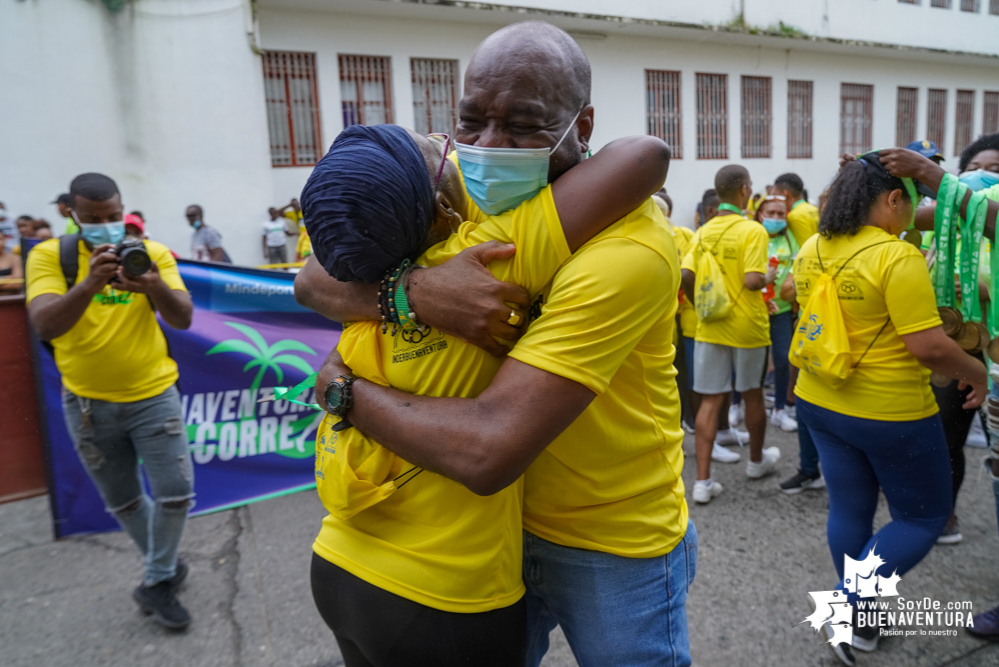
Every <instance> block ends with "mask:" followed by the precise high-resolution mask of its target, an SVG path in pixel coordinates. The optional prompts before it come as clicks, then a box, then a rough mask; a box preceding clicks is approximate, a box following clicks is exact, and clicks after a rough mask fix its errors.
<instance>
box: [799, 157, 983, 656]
mask: <svg viewBox="0 0 999 667" xmlns="http://www.w3.org/2000/svg"><path fill="white" fill-rule="evenodd" d="M899 154H900V155H901V158H899V157H898V155H899ZM893 158H894V160H893ZM906 160H907V161H908V162H909V163H910V164H909V165H908V166H909V170H910V172H911V171H917V172H919V174H918V175H917V174H914V173H904V172H903V171H902V170H901V169H899V170H897V171H896V170H895V169H894V168H893V166H894V165H898V164H899V163H902V164H903V165H905V164H906V162H905V161H906ZM923 163H925V164H923ZM926 165H928V166H929V167H932V168H933V169H936V170H937V172H939V173H936V174H932V175H931V174H929V173H928V172H927V173H925V174H924V170H925V169H928V167H927V166H926ZM942 174H943V172H942V170H940V169H939V167H937V166H936V165H934V164H933V163H932V162H930V161H929V160H926V159H925V158H923V157H921V156H919V155H918V154H916V153H914V152H911V151H903V150H900V149H891V150H885V151H881V152H880V154H879V153H868V154H866V155H863V156H861V157H860V158H859V159H857V160H851V161H848V162H847V163H846V164H845V165H844V166H843V168H842V169H841V170H840V173H839V174H838V175H837V177H836V179H835V181H834V182H833V184H832V185H831V186H830V188H829V197H828V200H827V203H826V207H825V209H824V210H823V213H822V217H821V221H820V223H819V234H818V235H816V236H813V237H812V238H811V239H809V240H808V241H806V242H805V243H804V244H803V245H802V247H801V250H800V251H799V253H798V258H797V260H796V262H795V267H794V282H795V288H796V291H797V299H798V302H799V303H800V304H801V305H802V306H805V305H806V304H807V303H808V298H809V296H810V291H811V289H812V288H813V286H815V285H816V284H817V283H818V282H819V281H818V278H819V275H820V273H828V274H829V275H830V276H835V278H834V283H835V286H836V294H837V296H838V299H837V300H836V301H838V304H839V308H840V310H841V311H842V318H843V322H844V324H845V329H846V333H847V337H848V339H849V347H850V350H851V352H852V357H853V363H852V372H851V373H850V374H849V375H848V376H847V377H846V379H845V380H844V381H843V382H842V384H840V385H839V386H836V387H833V386H832V385H830V384H828V383H827V382H824V381H822V380H821V379H820V378H818V377H817V376H816V375H813V374H811V373H807V372H802V373H801V374H800V375H799V376H798V383H797V386H796V388H795V395H796V396H797V397H798V401H797V413H798V420H799V422H801V423H803V424H804V425H805V426H806V427H807V428H808V431H809V433H810V434H811V436H812V439H813V440H814V442H815V445H816V448H817V449H818V452H819V458H820V459H821V462H822V468H823V476H824V477H825V479H826V484H827V488H828V491H829V519H828V524H827V534H828V539H829V549H830V552H831V554H832V558H833V563H834V565H835V567H836V570H837V573H838V574H839V577H840V584H839V588H844V589H847V590H848V599H849V601H850V602H851V603H854V604H855V603H856V601H857V599H858V597H859V596H858V595H857V593H856V592H855V591H857V587H856V586H857V584H856V582H846V581H844V579H843V576H844V575H843V568H844V557H845V556H849V557H851V558H853V559H855V560H861V559H863V558H864V557H865V556H866V555H867V554H868V553H869V552H870V551H871V550H872V549H875V551H876V553H877V555H878V556H880V557H881V558H882V559H883V561H884V565H882V566H881V567H880V568H879V569H878V571H877V573H878V574H881V575H884V576H886V577H887V576H890V575H892V574H893V573H895V574H898V575H904V573H905V572H907V571H908V570H910V569H912V568H913V567H914V566H915V565H916V564H918V563H919V562H920V561H921V560H922V559H923V557H924V556H925V555H926V554H927V553H928V552H929V550H930V549H931V548H932V547H933V545H934V543H935V542H936V539H937V537H938V536H939V535H940V533H941V531H942V530H943V528H944V525H945V524H946V522H947V519H948V517H949V516H950V512H951V506H952V497H951V480H950V474H949V465H948V464H949V461H948V454H947V444H946V438H945V436H944V432H943V427H942V424H941V421H940V417H939V415H938V408H937V404H936V400H935V399H934V396H933V393H932V391H931V389H930V384H929V376H930V371H931V370H932V371H934V372H937V373H941V374H943V375H947V376H948V377H951V378H954V379H957V380H960V381H961V382H963V383H965V384H968V385H971V386H972V387H973V389H972V392H971V393H970V394H969V396H968V400H967V403H966V406H967V407H976V406H977V405H980V404H981V402H982V401H983V400H984V397H985V391H986V387H985V385H986V374H985V367H984V366H983V365H982V364H981V363H980V362H978V361H976V360H975V359H973V358H972V357H970V356H968V355H967V354H965V353H964V352H963V351H962V350H961V348H960V347H958V345H957V344H956V343H955V342H954V341H953V340H951V339H950V338H948V337H947V336H946V335H945V334H944V332H943V329H942V327H941V320H940V315H939V313H938V312H937V304H936V301H937V299H936V298H935V297H936V295H935V291H934V286H933V284H932V283H931V282H930V277H929V272H928V270H927V267H926V261H925V259H924V258H923V256H922V254H920V252H919V251H918V250H917V249H916V248H915V247H914V246H913V245H911V244H908V243H904V242H901V241H900V240H899V239H898V235H899V234H900V233H901V232H902V231H904V230H905V229H907V228H908V227H909V226H910V225H911V223H912V221H913V217H914V210H915V204H916V202H917V201H918V200H917V199H916V197H917V194H916V185H915V184H914V183H913V182H912V181H911V180H910V181H908V182H903V181H902V180H901V178H900V177H909V178H913V177H915V178H917V179H919V180H920V181H921V182H923V183H925V184H927V185H931V187H933V186H938V185H939V183H940V181H941V178H942ZM933 175H935V176H936V178H935V179H934V178H933V177H932V176H933ZM924 178H925V180H924ZM951 209H952V210H957V206H952V207H951ZM993 215H994V214H993ZM945 250H946V249H945ZM951 289H952V290H953V281H951ZM879 491H883V492H884V495H885V497H886V499H887V501H888V506H889V509H890V511H891V516H892V521H891V522H889V523H888V524H887V525H885V526H884V527H882V528H881V529H880V530H879V531H878V532H877V533H876V534H875V533H873V519H874V512H875V509H876V507H877V500H878V492H879ZM824 629H825V631H826V633H827V636H831V628H830V627H829V626H828V625H827V626H826V627H825V628H824ZM877 640H878V630H877V628H860V627H857V626H855V628H854V639H853V647H854V648H857V649H860V650H865V651H871V650H874V649H875V648H876V646H877ZM830 646H831V647H832V649H833V651H834V652H835V653H836V656H837V657H838V658H839V659H840V660H841V661H842V662H843V663H844V664H847V665H852V664H854V658H853V655H852V652H851V651H852V649H851V647H850V646H848V645H847V644H837V645H836V646H832V645H831V644H830Z"/></svg>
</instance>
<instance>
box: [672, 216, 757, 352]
mask: <svg viewBox="0 0 999 667" xmlns="http://www.w3.org/2000/svg"><path fill="white" fill-rule="evenodd" d="M769 241H770V237H769V236H768V235H767V231H766V230H765V229H764V228H763V225H761V224H760V223H758V222H755V221H753V220H748V219H746V218H744V217H743V216H741V215H736V214H735V213H732V214H729V215H723V216H718V217H715V218H712V219H711V220H709V221H708V222H707V223H706V224H704V225H701V227H700V229H698V230H697V231H696V232H695V233H694V238H693V239H692V240H691V245H690V252H688V253H687V255H686V256H685V257H684V258H683V268H684V269H687V270H689V271H693V272H694V273H696V272H697V264H698V262H699V261H700V258H701V253H702V252H704V251H705V250H706V251H709V252H711V253H712V254H714V256H715V259H717V260H718V265H719V266H720V267H721V269H722V271H723V272H724V273H725V288H726V289H727V290H728V296H729V298H730V299H731V300H732V306H731V308H730V310H729V312H728V315H726V316H725V317H723V318H721V319H719V320H714V321H713V322H703V321H700V320H698V322H697V333H696V334H695V335H694V340H696V341H698V342H701V343H715V344H716V345H728V346H729V347H739V348H755V347H766V346H767V345H769V344H770V316H769V315H768V314H767V304H766V302H764V301H763V295H762V294H761V293H760V292H753V291H750V290H748V289H746V283H745V275H746V274H747V273H754V272H755V273H764V274H765V273H766V272H767V244H768V243H769Z"/></svg>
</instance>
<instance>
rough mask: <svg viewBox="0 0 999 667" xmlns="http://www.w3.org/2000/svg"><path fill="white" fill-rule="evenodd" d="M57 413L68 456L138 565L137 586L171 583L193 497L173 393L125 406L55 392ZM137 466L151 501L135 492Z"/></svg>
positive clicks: (180, 419) (176, 397)
mask: <svg viewBox="0 0 999 667" xmlns="http://www.w3.org/2000/svg"><path fill="white" fill-rule="evenodd" d="M62 407H63V412H64V413H65V415H66V427H67V429H68V430H69V434H70V437H71V438H72V439H73V445H74V446H75V447H76V453H77V454H78V455H79V457H80V461H81V462H82V463H83V466H84V467H85V468H86V470H87V474H89V475H90V479H92V480H93V481H94V485H95V486H97V490H98V491H99V492H100V494H101V498H102V499H103V500H104V506H105V507H106V508H107V511H108V512H109V513H110V514H112V515H114V517H115V519H116V520H117V521H118V523H119V524H120V525H121V527H122V529H123V530H124V531H125V532H127V533H128V535H129V536H130V537H131V538H132V540H134V541H135V544H136V545H137V546H138V547H139V550H140V551H141V552H142V555H143V556H144V557H145V575H144V577H143V582H144V583H145V584H146V585H147V586H152V585H153V584H156V583H158V582H160V581H163V580H164V579H169V578H171V577H172V576H174V574H175V573H176V570H177V547H178V546H179V545H180V536H181V534H182V533H183V532H184V523H185V522H186V521H187V513H188V510H189V509H190V507H191V505H192V504H193V503H192V501H191V498H193V497H194V469H193V467H192V464H191V455H190V450H189V448H188V443H187V434H186V432H185V430H184V420H183V417H182V413H181V407H180V394H179V392H178V391H177V388H176V387H170V388H169V389H167V390H166V391H165V392H163V393H162V394H160V395H159V396H153V397H152V398H147V399H146V400H143V401H135V402H133V403H111V402H109V401H99V400H96V399H91V398H82V397H79V396H76V395H75V394H72V393H70V392H69V391H66V390H65V389H63V398H62ZM140 459H141V460H142V467H143V468H144V469H145V472H146V477H147V478H148V480H149V486H150V487H151V491H152V495H153V499H151V498H150V497H149V496H148V495H146V494H145V493H144V492H143V489H142V479H141V477H140V475H139V460H140ZM154 499H155V500H154Z"/></svg>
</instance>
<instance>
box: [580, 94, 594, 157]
mask: <svg viewBox="0 0 999 667" xmlns="http://www.w3.org/2000/svg"><path fill="white" fill-rule="evenodd" d="M576 130H577V132H578V133H579V148H580V150H581V151H582V152H584V153H585V152H586V151H588V150H590V137H591V136H592V135H593V105H592V104H587V105H586V106H585V107H583V110H582V111H581V112H580V113H579V118H577V119H576Z"/></svg>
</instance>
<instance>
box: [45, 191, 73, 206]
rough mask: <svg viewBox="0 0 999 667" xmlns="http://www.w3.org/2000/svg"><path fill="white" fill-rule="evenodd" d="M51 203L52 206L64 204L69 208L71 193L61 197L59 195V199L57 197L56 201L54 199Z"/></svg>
mask: <svg viewBox="0 0 999 667" xmlns="http://www.w3.org/2000/svg"><path fill="white" fill-rule="evenodd" d="M49 203H50V204H62V205H64V206H69V204H70V198H69V193H68V192H64V193H62V194H61V195H59V196H58V197H56V198H55V199H53V200H52V201H50V202H49Z"/></svg>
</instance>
